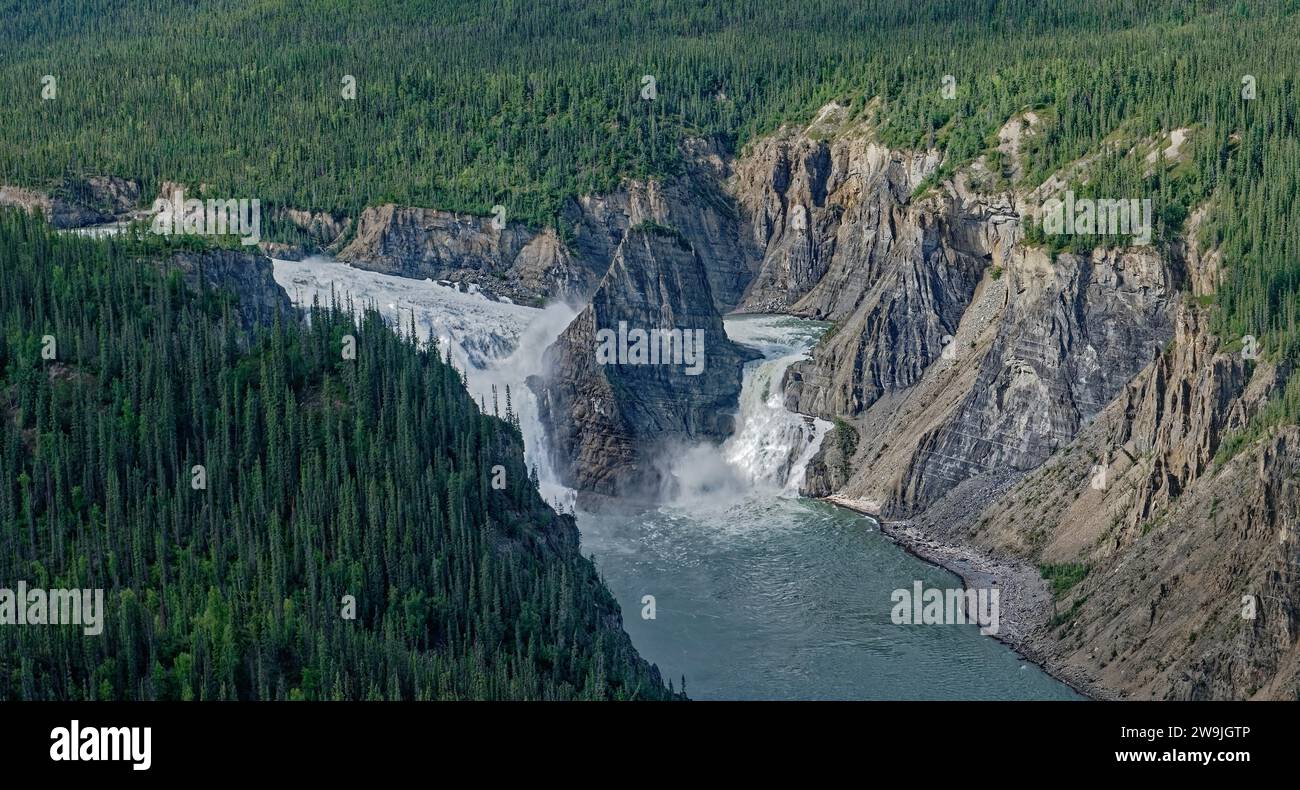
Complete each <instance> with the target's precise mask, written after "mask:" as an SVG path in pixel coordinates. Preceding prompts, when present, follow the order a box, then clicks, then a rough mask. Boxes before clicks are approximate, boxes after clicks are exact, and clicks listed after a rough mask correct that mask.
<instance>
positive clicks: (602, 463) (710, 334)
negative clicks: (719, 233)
mask: <svg viewBox="0 0 1300 790" xmlns="http://www.w3.org/2000/svg"><path fill="white" fill-rule="evenodd" d="M650 330H655V331H656V332H658V331H664V330H680V331H682V335H680V336H678V338H677V339H676V342H677V343H683V342H684V343H685V344H686V346H687V348H686V352H685V353H681V352H679V353H678V355H677V356H672V355H669V354H666V353H663V351H662V349H663V345H662V341H660V343H659V348H658V349H655V352H657V353H655V352H651V351H649V349H648V348H647V351H646V353H647V354H649V353H654V357H653V358H650V357H646V358H638V356H637V354H638V351H637V350H635V349H634V348H633V347H634V346H635V345H636V342H637V341H636V337H635V335H633V334H632V333H634V332H637V331H641V332H649V331H650ZM695 333H699V334H695ZM624 338H628V339H624ZM649 342H650V343H654V342H655V340H654V339H653V338H651V339H650V341H649ZM611 343H612V345H611ZM620 347H621V348H620ZM678 348H680V345H679V346H678ZM602 349H603V351H602ZM611 351H612V352H613V354H614V357H613V358H612V359H611V358H610V356H609V355H608V354H609V353H610V352H611ZM697 352H698V353H699V354H700V356H699V357H698V358H697V357H695V356H694V354H695V353H697ZM756 356H757V354H756V353H753V352H749V351H748V350H746V349H744V348H742V347H740V346H737V345H735V344H733V343H732V342H731V341H730V340H728V339H727V336H726V332H725V330H724V329H723V326H722V319H721V317H720V316H719V315H718V312H717V310H716V307H715V305H714V301H713V295H712V292H711V289H710V285H709V279H708V274H707V271H706V269H705V267H704V264H703V262H702V261H701V260H700V257H699V255H698V254H697V253H696V252H695V251H694V250H693V248H692V247H691V246H690V245H689V244H688V243H686V241H685V240H684V239H683V238H682V237H681V236H679V235H677V234H675V233H672V232H671V231H667V230H665V229H662V228H658V227H657V226H655V227H649V228H634V229H633V230H631V231H630V232H628V233H627V234H626V236H625V237H624V239H623V241H622V243H621V244H620V245H619V246H618V249H617V250H616V251H615V252H614V258H613V263H612V265H611V266H610V268H609V271H608V272H607V273H606V274H605V277H604V278H603V279H602V280H601V283H600V285H599V287H598V288H597V289H596V292H595V294H594V295H593V296H592V299H591V302H590V304H588V305H587V307H586V308H585V309H583V311H582V312H581V313H580V314H579V315H578V317H577V318H575V319H574V320H573V322H572V323H571V324H570V325H569V326H568V327H567V328H566V329H565V330H564V332H563V333H562V334H561V335H560V337H559V339H558V340H557V341H556V342H555V343H554V344H553V345H552V346H551V347H550V348H549V349H547V351H546V357H545V361H546V365H545V369H546V370H547V373H546V375H544V376H540V377H535V378H533V379H532V380H530V382H529V384H530V386H531V387H532V389H533V391H534V392H535V393H536V395H537V399H538V409H539V414H540V417H541V419H542V422H543V424H545V425H546V426H547V429H548V434H549V438H550V450H551V452H552V454H553V461H554V464H555V468H556V469H557V471H558V472H559V473H560V475H561V477H562V479H563V480H564V481H565V482H566V483H567V484H569V485H572V486H573V487H575V488H577V489H579V491H580V492H583V493H586V494H593V493H594V494H599V495H605V496H610V497H620V498H624V499H630V500H647V499H650V498H653V497H654V496H655V495H657V494H658V493H660V492H661V489H662V487H663V486H664V484H665V483H666V482H667V481H666V479H665V476H664V473H663V472H662V471H661V468H660V464H659V463H658V462H659V461H660V460H661V459H662V458H663V456H664V454H665V453H666V452H668V451H670V450H671V449H673V448H674V447H678V446H682V445H688V444H693V443H697V442H699V441H703V440H719V439H721V438H723V437H725V436H727V435H728V434H729V433H730V432H731V430H732V425H731V414H732V413H733V412H734V411H735V409H736V404H737V397H738V395H739V393H740V384H741V368H742V366H743V364H744V362H745V361H746V360H748V359H751V358H754V357H756Z"/></svg>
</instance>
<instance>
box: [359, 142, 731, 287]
mask: <svg viewBox="0 0 1300 790" xmlns="http://www.w3.org/2000/svg"><path fill="white" fill-rule="evenodd" d="M686 160H687V170H686V172H685V173H684V174H683V175H681V176H677V177H674V178H670V179H665V180H651V181H634V180H629V181H626V182H625V183H624V184H623V185H622V186H621V187H620V188H619V189H618V190H616V191H615V192H613V193H611V194H609V195H602V196H588V197H582V198H579V199H576V200H573V201H571V202H570V203H569V204H568V205H567V206H566V207H565V209H564V212H563V213H564V220H565V223H566V224H567V225H568V226H569V228H570V229H571V233H569V234H567V236H566V238H564V239H562V238H561V237H560V236H559V234H557V233H556V232H555V231H554V230H553V229H544V230H541V231H534V230H531V229H528V228H526V227H524V226H523V225H520V224H518V223H512V222H501V221H496V222H494V218H493V217H475V216H471V215H465V214H451V213H448V212H444V211H437V210H434V209H420V208H410V207H401V206H392V205H388V206H378V207H373V208H369V209H366V211H365V212H363V213H362V215H361V218H360V221H359V222H358V225H357V233H356V236H355V237H354V238H353V239H352V241H351V242H350V243H349V244H348V245H347V247H345V248H344V249H343V250H342V252H341V253H340V254H339V257H340V258H341V259H343V260H346V261H349V262H350V263H352V264H353V265H354V266H357V267H359V268H364V269H370V270H372V271H379V272H384V273H386V274H397V275H401V276H404V277H417V278H426V277H427V278H431V279H435V280H457V281H464V282H472V283H475V284H477V285H478V286H479V287H480V288H481V289H482V290H484V291H485V292H487V293H490V294H495V295H498V296H508V297H510V298H511V299H514V300H516V301H523V302H540V301H542V300H545V299H549V298H561V299H565V300H568V301H571V302H575V303H581V302H584V301H586V300H587V299H588V298H590V296H591V294H592V293H593V292H594V291H595V289H596V287H597V285H598V284H599V283H600V281H601V278H602V277H604V275H605V272H606V271H608V269H609V265H610V262H611V260H612V258H613V256H614V253H615V251H616V250H617V249H618V248H619V246H620V245H621V244H622V243H623V240H624V239H625V237H626V236H627V234H628V233H629V231H631V230H632V229H633V228H636V227H638V226H642V225H645V224H653V225H658V226H663V227H667V228H671V229H673V230H674V231H675V232H676V233H677V234H679V235H680V236H681V237H682V238H683V239H684V240H685V241H686V243H687V244H689V245H690V246H691V247H692V248H693V249H694V250H695V251H696V253H697V255H698V256H699V259H700V260H701V261H702V262H703V264H704V266H705V275H706V278H707V280H708V282H709V286H710V289H711V293H712V295H713V300H714V306H715V308H716V309H717V310H718V311H719V312H725V311H727V310H729V309H731V308H732V307H733V306H735V305H736V303H737V302H738V301H739V300H740V297H741V294H742V293H743V292H744V289H745V287H746V286H747V285H748V284H749V281H750V279H751V278H752V276H753V270H754V267H755V266H756V265H757V251H756V250H755V249H754V248H753V247H752V246H751V245H750V244H749V243H748V241H747V240H746V238H745V237H744V236H743V234H742V229H741V228H742V226H741V224H740V223H739V222H738V221H737V217H738V211H737V208H736V205H735V202H734V200H733V199H732V198H731V196H730V195H729V194H728V193H727V192H726V190H725V189H724V188H723V182H724V180H725V178H726V177H727V175H728V173H729V171H728V169H727V165H726V164H725V160H724V159H723V158H722V157H721V156H720V155H719V154H718V153H717V152H716V151H715V150H714V149H713V148H712V147H710V146H708V145H705V144H704V143H701V142H692V143H689V144H688V150H687V151H686ZM498 226H500V227H498Z"/></svg>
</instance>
